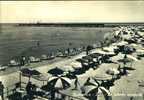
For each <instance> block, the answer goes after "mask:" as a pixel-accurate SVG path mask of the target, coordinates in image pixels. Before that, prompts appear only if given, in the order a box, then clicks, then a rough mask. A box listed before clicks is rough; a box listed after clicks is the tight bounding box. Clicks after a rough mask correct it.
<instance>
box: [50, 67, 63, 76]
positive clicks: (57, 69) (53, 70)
mask: <svg viewBox="0 0 144 100" xmlns="http://www.w3.org/2000/svg"><path fill="white" fill-rule="evenodd" d="M63 72H64V71H63V70H62V69H60V68H58V67H55V68H53V69H50V70H49V71H48V73H50V74H52V75H60V74H63Z"/></svg>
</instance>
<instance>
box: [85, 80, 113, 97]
mask: <svg viewBox="0 0 144 100" xmlns="http://www.w3.org/2000/svg"><path fill="white" fill-rule="evenodd" d="M84 90H85V94H86V95H91V94H95V96H97V95H98V94H100V93H102V94H104V95H105V96H108V95H111V93H110V91H109V90H107V89H106V88H104V87H103V86H100V85H99V84H97V83H96V82H95V83H92V84H87V85H85V86H84Z"/></svg>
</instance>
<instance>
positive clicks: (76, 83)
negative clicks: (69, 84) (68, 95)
mask: <svg viewBox="0 0 144 100" xmlns="http://www.w3.org/2000/svg"><path fill="white" fill-rule="evenodd" d="M78 83H79V82H78V77H77V76H76V79H75V82H74V85H75V88H74V89H77V87H78Z"/></svg>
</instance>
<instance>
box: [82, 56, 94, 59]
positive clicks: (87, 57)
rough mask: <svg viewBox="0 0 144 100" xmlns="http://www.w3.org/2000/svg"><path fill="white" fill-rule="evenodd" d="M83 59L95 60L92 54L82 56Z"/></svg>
mask: <svg viewBox="0 0 144 100" xmlns="http://www.w3.org/2000/svg"><path fill="white" fill-rule="evenodd" d="M82 58H83V59H86V60H93V58H92V57H91V56H84V57H82Z"/></svg>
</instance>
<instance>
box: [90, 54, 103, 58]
mask: <svg viewBox="0 0 144 100" xmlns="http://www.w3.org/2000/svg"><path fill="white" fill-rule="evenodd" d="M89 56H91V57H92V58H97V57H99V56H101V54H99V53H93V54H90V55H89Z"/></svg>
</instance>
